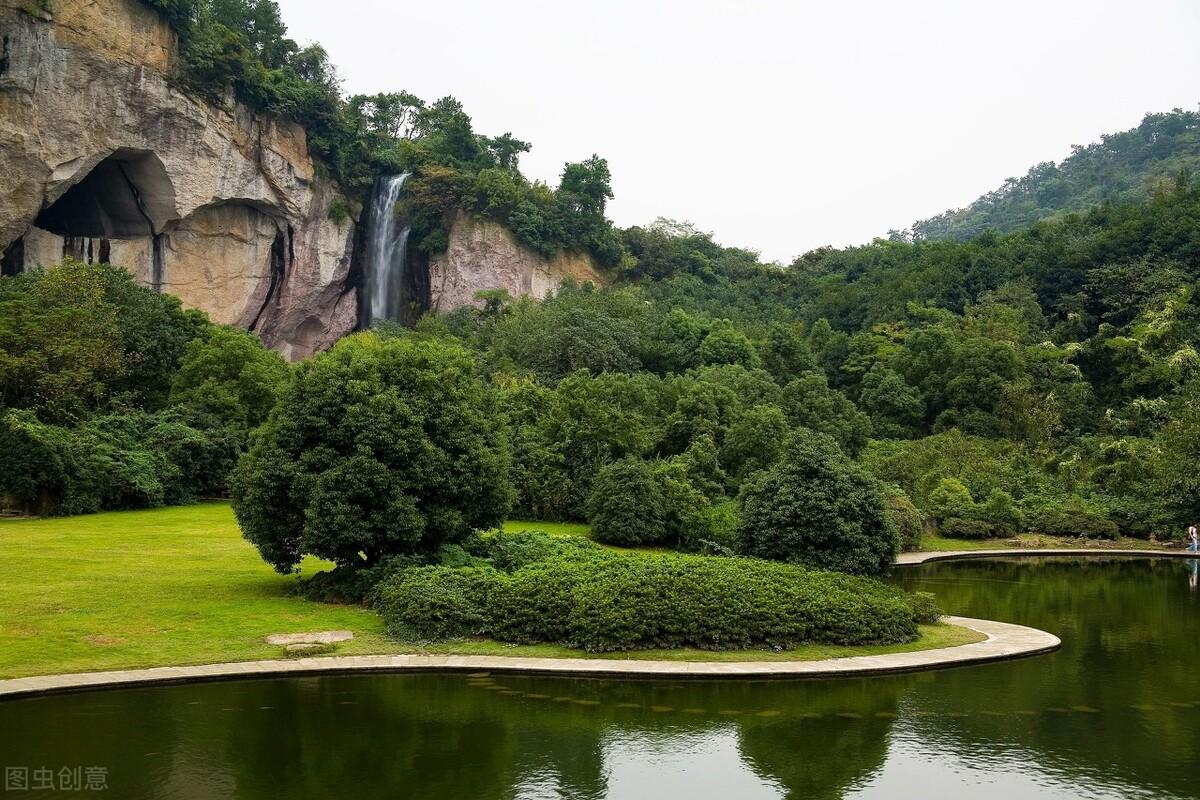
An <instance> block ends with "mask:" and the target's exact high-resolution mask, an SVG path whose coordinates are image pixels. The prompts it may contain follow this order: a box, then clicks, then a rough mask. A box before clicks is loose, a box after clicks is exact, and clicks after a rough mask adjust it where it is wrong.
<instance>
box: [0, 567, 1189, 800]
mask: <svg viewBox="0 0 1200 800" xmlns="http://www.w3.org/2000/svg"><path fill="white" fill-rule="evenodd" d="M1181 571H1182V572H1185V573H1186V575H1180V574H1179V573H1180V572H1181ZM1195 575H1196V572H1195V569H1194V568H1193V565H1187V566H1186V567H1185V565H1182V564H1178V563H1174V562H1165V561H1136V562H1135V561H1114V562H1104V563H1096V562H1082V563H1064V562H1055V561H1045V562H1036V563H1030V562H1015V561H1014V562H1004V561H997V562H991V561H986V562H984V561H976V562H963V563H953V564H940V565H931V566H929V567H925V568H921V569H918V570H914V571H910V572H905V573H903V574H902V575H901V576H900V577H899V578H898V580H900V581H901V582H903V583H906V584H911V585H912V586H913V587H915V588H923V589H929V590H933V591H935V592H937V593H938V594H939V595H940V596H941V597H942V599H943V603H944V604H945V605H946V606H947V607H948V608H949V609H950V610H952V611H954V612H955V613H963V614H968V615H974V616H985V617H992V618H996V619H1002V620H1011V621H1019V622H1027V623H1029V624H1034V625H1038V626H1039V627H1044V628H1046V629H1047V630H1051V631H1053V632H1055V633H1058V634H1059V635H1060V636H1062V638H1063V639H1064V643H1065V644H1064V647H1063V649H1062V650H1061V651H1060V652H1058V653H1055V654H1052V655H1049V656H1044V657H1038V658H1035V659H1029V660H1025V661H1018V662H1010V663H1004V664H996V665H990V666H983V667H974V668H968V669H958V670H950V671H944V672H937V673H921V674H916V675H907V676H897V677H893V678H876V679H856V680H841V681H791V682H771V681H734V682H724V681H717V682H689V681H676V682H663V681H614V680H591V679H565V678H559V679H550V678H542V677H528V676H526V677H522V676H507V675H488V674H473V675H461V674H459V675H393V676H386V675H373V676H335V677H328V678H303V679H289V680H274V681H246V682H236V683H222V684H208V685H195V686H179V687H164V688H158V689H137V690H127V691H117V692H107V693H95V694H91V695H67V696H60V697H48V698H41V699H36V700H27V701H17V702H10V703H4V704H0V763H2V764H4V765H22V764H27V765H30V766H40V765H53V766H55V767H58V766H61V765H74V764H83V765H104V766H107V767H108V768H109V781H108V782H109V786H110V788H111V790H112V793H111V795H110V796H113V797H120V798H122V800H124V798H176V797H187V798H225V797H237V798H277V797H283V796H287V797H293V798H307V797H354V798H374V797H380V798H383V797H388V798H397V797H404V798H408V797H420V798H426V797H429V798H470V799H471V800H475V798H542V797H545V798H559V797H564V798H580V799H586V800H590V799H591V798H604V797H618V798H625V797H635V798H640V797H658V796H664V795H669V794H682V795H684V796H689V797H695V798H704V797H721V798H730V797H736V798H755V797H795V798H818V799H820V798H831V799H832V798H844V797H854V798H875V797H909V796H920V797H922V798H939V797H960V796H964V795H967V796H971V797H985V798H986V797H995V798H1000V797H1002V796H1003V797H1004V798H1005V800H1011V799H1012V798H1026V797H1029V798H1074V797H1105V798H1107V797H1147V798H1175V797H1197V796H1200V793H1198V789H1197V784H1196V783H1195V781H1196V779H1197V774H1198V772H1200V770H1198V769H1197V766H1196V765H1197V764H1200V682H1197V680H1196V678H1195V675H1196V670H1197V665H1198V664H1200V608H1198V607H1197V603H1196V602H1195V599H1196V595H1195V594H1194V593H1193V591H1192V589H1191V585H1192V582H1193V581H1194V576H1195ZM1185 579H1186V583H1187V584H1188V586H1187V588H1185V585H1184V584H1185ZM19 796H21V797H55V796H70V795H56V794H55V793H53V792H43V793H35V792H25V793H21V794H20V795H19Z"/></svg>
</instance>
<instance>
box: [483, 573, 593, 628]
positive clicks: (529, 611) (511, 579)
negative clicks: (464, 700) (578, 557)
mask: <svg viewBox="0 0 1200 800" xmlns="http://www.w3.org/2000/svg"><path fill="white" fill-rule="evenodd" d="M599 563H601V562H600V561H591V562H580V561H551V562H543V563H538V564H531V565H529V566H527V567H524V568H522V569H519V570H517V571H516V572H514V573H512V574H511V575H510V576H508V578H507V579H506V580H504V581H502V582H500V583H499V584H498V585H497V586H496V589H495V591H494V592H493V593H492V605H491V613H492V627H491V631H490V632H491V634H492V635H493V636H495V637H496V638H497V639H500V640H501V641H506V642H521V643H533V642H564V643H567V642H572V641H573V640H574V638H575V635H574V633H573V625H572V623H573V619H572V616H571V615H572V611H573V609H574V607H575V596H576V591H577V589H578V587H579V586H580V585H581V584H582V583H583V582H584V581H585V580H586V579H587V576H588V574H590V573H591V572H592V571H594V570H596V569H597V568H598V565H599ZM602 563H604V564H605V566H606V567H607V564H608V561H607V560H605V561H603V562H602Z"/></svg>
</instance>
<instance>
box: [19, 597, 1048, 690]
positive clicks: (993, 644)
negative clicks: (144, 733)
mask: <svg viewBox="0 0 1200 800" xmlns="http://www.w3.org/2000/svg"><path fill="white" fill-rule="evenodd" d="M946 621H947V622H949V623H951V624H953V625H962V626H964V627H967V628H971V629H972V630H976V631H979V632H980V633H982V634H984V635H986V636H987V639H985V640H984V641H982V642H975V643H974V644H964V645H956V646H954V647H941V648H936V649H932V650H918V651H915V652H911V653H887V654H884V655H877V656H853V657H849V658H829V659H823V660H819V661H740V662H739V661H640V660H635V659H615V658H613V659H609V658H520V657H516V656H452V655H451V656H433V655H388V656H325V657H316V658H303V659H292V660H279V661H242V662H237V663H231V664H208V665H204V666H197V667H154V668H152V669H136V670H120V671H115V672H81V673H76V674H70V675H45V676H38V677H32V678H15V679H12V680H3V681H0V700H4V699H9V698H15V697H21V696H28V695H41V694H50V693H57V692H69V691H83V690H88V689H100V688H113V687H122V686H126V687H127V686H143V685H147V684H159V683H180V682H184V681H204V680H221V679H231V678H259V677H278V676H284V675H311V674H315V673H321V674H330V673H348V672H432V671H456V672H477V671H488V672H522V673H532V674H556V675H580V676H584V675H586V676H605V675H608V676H621V677H667V678H672V679H675V678H834V677H845V676H852V675H882V674H889V673H896V672H913V671H916V670H927V669H936V668H941V667H955V666H966V665H968V664H978V663H981V662H985V661H1000V660H1003V659H1009V658H1021V657H1024V656H1032V655H1037V654H1038V653H1048V652H1050V651H1052V650H1057V649H1058V647H1059V645H1060V644H1061V642H1060V641H1059V639H1058V637H1057V636H1054V635H1053V634H1049V633H1046V632H1045V631H1040V630H1037V629H1036V628H1027V627H1025V626H1023V625H1012V624H1010V623H1007V622H994V621H992V620H984V619H970V618H967V617H946Z"/></svg>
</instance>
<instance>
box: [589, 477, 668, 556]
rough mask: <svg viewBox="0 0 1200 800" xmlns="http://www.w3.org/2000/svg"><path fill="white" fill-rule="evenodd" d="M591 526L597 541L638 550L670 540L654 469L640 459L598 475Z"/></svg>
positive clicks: (595, 483) (591, 499)
mask: <svg viewBox="0 0 1200 800" xmlns="http://www.w3.org/2000/svg"><path fill="white" fill-rule="evenodd" d="M587 511H588V522H589V523H590V524H591V526H592V534H593V535H594V536H595V537H596V540H597V541H601V542H604V543H606V544H619V545H625V546H636V545H644V544H658V543H660V542H662V541H663V539H665V538H666V535H667V520H666V499H665V498H664V497H663V492H662V486H661V485H660V483H659V480H658V477H657V476H656V475H655V474H654V469H653V467H651V466H650V464H648V463H647V462H645V461H642V460H641V459H639V458H626V459H622V460H620V461H616V462H614V463H612V464H608V465H606V466H604V467H602V468H601V469H600V471H599V472H598V473H596V479H595V481H593V483H592V493H591V495H590V496H589V498H588V507H587Z"/></svg>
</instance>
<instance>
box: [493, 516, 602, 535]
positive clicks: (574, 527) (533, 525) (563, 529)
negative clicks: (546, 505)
mask: <svg viewBox="0 0 1200 800" xmlns="http://www.w3.org/2000/svg"><path fill="white" fill-rule="evenodd" d="M504 531H505V533H520V532H521V531H541V532H542V533H548V534H550V535H551V536H591V535H592V527H591V526H590V525H588V524H587V523H586V522H536V521H532V522H531V521H530V520H526V519H510V520H509V521H508V522H506V523H504Z"/></svg>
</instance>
